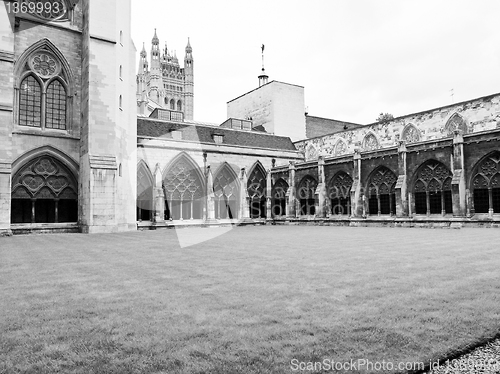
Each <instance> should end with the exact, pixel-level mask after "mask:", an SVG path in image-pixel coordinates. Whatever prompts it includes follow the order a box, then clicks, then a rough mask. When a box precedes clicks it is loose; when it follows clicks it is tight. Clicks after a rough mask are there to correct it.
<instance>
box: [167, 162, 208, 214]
mask: <svg viewBox="0 0 500 374" xmlns="http://www.w3.org/2000/svg"><path fill="white" fill-rule="evenodd" d="M163 188H164V190H165V199H166V202H165V210H166V211H165V218H166V219H175V220H177V219H181V220H183V219H201V218H202V214H203V195H204V193H203V183H202V178H201V173H200V172H199V170H198V167H197V166H196V164H195V163H194V162H193V161H191V160H190V159H189V158H188V157H187V156H186V155H182V156H180V157H179V158H178V159H177V161H175V162H174V164H173V165H172V166H171V167H170V168H169V170H168V172H167V173H166V175H165V177H164V180H163Z"/></svg>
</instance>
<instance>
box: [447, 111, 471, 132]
mask: <svg viewBox="0 0 500 374" xmlns="http://www.w3.org/2000/svg"><path fill="white" fill-rule="evenodd" d="M456 130H460V131H461V132H462V134H467V133H468V129H467V124H466V122H465V119H464V118H463V117H462V116H461V115H460V114H458V113H453V114H452V115H451V116H450V118H449V119H448V121H446V124H445V126H444V133H445V134H446V135H447V136H453V134H454V132H455V131H456Z"/></svg>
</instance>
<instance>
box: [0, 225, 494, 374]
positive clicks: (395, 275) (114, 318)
mask: <svg viewBox="0 0 500 374" xmlns="http://www.w3.org/2000/svg"><path fill="white" fill-rule="evenodd" d="M178 237H179V239H178ZM499 238H500V231H499V230H498V229H481V228H477V229H475V228H466V229H461V230H453V229H417V228H408V229H406V228H376V227H369V228H353V227H352V228H351V227H322V226H245V227H234V228H227V227H226V228H185V229H165V230H158V231H137V232H128V233H119V234H118V233H117V234H96V235H83V234H53V235H26V236H13V237H4V238H0V302H1V308H0V373H116V374H118V373H120V374H124V373H169V374H171V373H213V374H223V373H227V374H233V373H293V372H311V371H300V370H294V369H296V368H297V366H293V363H306V362H322V361H323V360H325V359H327V360H334V361H335V362H340V363H343V362H349V361H350V360H366V361H371V362H382V361H385V362H392V363H394V365H395V367H396V364H397V363H424V364H425V363H429V361H432V360H436V359H439V358H443V357H447V356H448V355H450V354H452V353H453V352H456V351H460V350H462V349H464V347H467V346H468V345H471V344H476V343H478V342H481V341H486V340H488V339H490V338H492V337H494V336H498V334H499V332H500V313H499V310H498V306H499V305H500V277H499V269H500V253H499V252H500V246H499ZM205 239H207V240H205ZM190 244H192V245H190ZM397 371H398V370H396V369H395V370H394V371H393V372H397ZM335 372H338V373H342V372H345V373H357V372H359V373H369V372H380V371H375V370H371V369H370V368H367V367H357V368H356V369H355V370H353V369H352V368H350V369H348V370H347V369H346V370H337V371H335Z"/></svg>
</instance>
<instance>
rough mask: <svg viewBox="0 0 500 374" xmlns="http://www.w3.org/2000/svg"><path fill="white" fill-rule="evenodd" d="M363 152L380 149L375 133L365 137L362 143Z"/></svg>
mask: <svg viewBox="0 0 500 374" xmlns="http://www.w3.org/2000/svg"><path fill="white" fill-rule="evenodd" d="M362 147H363V151H373V150H375V149H378V148H380V145H379V142H378V140H377V137H376V136H375V134H374V133H373V132H369V133H368V134H366V135H365V137H364V139H363V143H362Z"/></svg>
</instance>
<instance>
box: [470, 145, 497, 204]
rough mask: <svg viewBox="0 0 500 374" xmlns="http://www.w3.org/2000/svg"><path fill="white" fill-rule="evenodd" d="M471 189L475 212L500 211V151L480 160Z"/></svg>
mask: <svg viewBox="0 0 500 374" xmlns="http://www.w3.org/2000/svg"><path fill="white" fill-rule="evenodd" d="M471 189H473V193H472V196H473V201H474V211H475V213H489V214H493V213H500V152H498V151H497V152H495V153H493V154H491V155H490V156H487V157H486V158H484V159H483V160H482V161H480V162H479V164H478V166H477V167H476V172H475V174H474V177H473V178H472V186H471Z"/></svg>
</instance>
